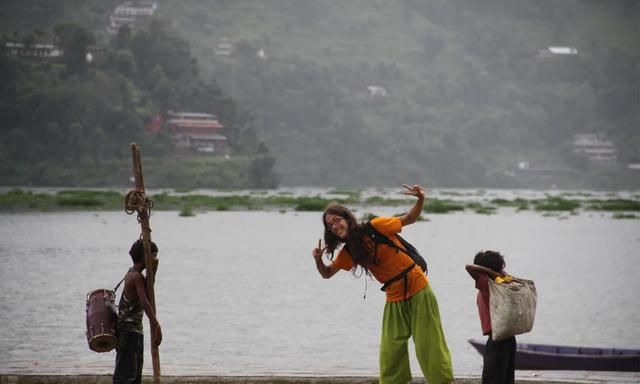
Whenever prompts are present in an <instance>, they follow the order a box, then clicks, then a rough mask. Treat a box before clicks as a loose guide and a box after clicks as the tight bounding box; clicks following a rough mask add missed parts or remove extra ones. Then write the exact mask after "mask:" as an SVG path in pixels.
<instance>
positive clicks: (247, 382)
mask: <svg viewBox="0 0 640 384" xmlns="http://www.w3.org/2000/svg"><path fill="white" fill-rule="evenodd" d="M142 382H143V383H144V384H153V377H152V376H144V377H143V378H142ZM161 383H162V384H298V383H299V384H377V383H378V379H377V378H375V377H295V376H162V379H161ZM412 383H415V384H421V383H424V381H423V380H422V379H419V380H418V379H416V380H414V381H412ZM516 383H517V384H571V383H576V384H581V383H585V381H568V380H562V381H545V380H519V379H518V378H516ZM0 384H111V375H0ZM456 384H480V378H478V377H467V378H456Z"/></svg>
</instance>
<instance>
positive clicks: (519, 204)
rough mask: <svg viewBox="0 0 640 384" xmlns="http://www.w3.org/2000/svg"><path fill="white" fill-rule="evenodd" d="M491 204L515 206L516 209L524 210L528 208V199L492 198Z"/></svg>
mask: <svg viewBox="0 0 640 384" xmlns="http://www.w3.org/2000/svg"><path fill="white" fill-rule="evenodd" d="M491 204H494V205H497V206H499V207H515V208H517V209H518V211H525V210H527V209H529V201H528V200H526V199H523V198H521V197H518V198H516V199H514V200H507V199H502V198H497V199H492V200H491Z"/></svg>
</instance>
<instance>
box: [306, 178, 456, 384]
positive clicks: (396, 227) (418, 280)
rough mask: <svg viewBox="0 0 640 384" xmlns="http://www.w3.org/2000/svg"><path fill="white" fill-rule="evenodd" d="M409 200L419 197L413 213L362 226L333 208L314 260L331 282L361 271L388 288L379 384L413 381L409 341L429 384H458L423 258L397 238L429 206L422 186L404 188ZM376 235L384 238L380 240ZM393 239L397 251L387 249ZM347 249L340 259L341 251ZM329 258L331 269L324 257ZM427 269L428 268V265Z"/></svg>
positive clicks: (344, 210)
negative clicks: (338, 275) (343, 274)
mask: <svg viewBox="0 0 640 384" xmlns="http://www.w3.org/2000/svg"><path fill="white" fill-rule="evenodd" d="M403 186H404V187H405V188H406V189H407V191H406V192H404V193H405V194H407V195H410V196H415V197H417V201H416V203H415V204H414V205H413V207H411V209H410V210H409V212H407V213H406V214H405V215H403V216H401V217H378V218H375V219H373V220H371V221H370V222H369V224H370V225H371V226H372V227H373V229H375V232H374V231H371V230H370V229H369V228H368V224H367V223H363V224H359V223H358V222H357V221H356V219H355V217H354V215H353V213H352V212H351V211H350V210H349V209H347V208H345V207H343V206H341V205H338V204H332V205H330V206H329V207H328V208H327V209H326V210H325V211H324V213H323V215H322V223H323V226H324V240H325V243H326V246H325V247H322V243H321V241H320V240H319V241H318V247H317V248H315V249H313V251H312V255H313V257H314V259H315V263H316V267H317V269H318V272H319V273H320V275H321V276H322V277H323V278H325V279H329V278H331V277H333V276H334V275H335V274H336V273H337V272H338V271H340V270H346V271H349V270H350V271H352V273H353V274H354V275H356V276H357V274H356V271H358V268H360V269H361V271H363V272H364V273H365V274H366V275H373V276H374V277H375V278H376V279H377V280H378V281H380V282H381V283H383V284H384V292H385V294H386V296H387V302H386V304H385V307H384V313H383V319H382V337H381V342H380V384H406V383H408V382H409V381H411V369H410V367H409V353H408V349H407V343H408V340H409V338H410V337H413V341H414V344H415V348H416V357H417V359H418V362H419V363H420V368H421V369H422V373H423V375H424V377H425V378H426V379H427V382H428V383H429V384H448V383H451V382H453V380H454V378H453V368H452V365H451V355H450V353H449V348H448V346H447V342H446V340H445V336H444V331H443V329H442V324H441V322H440V312H439V309H438V302H437V300H436V296H435V295H434V293H433V291H432V290H431V287H430V286H429V280H428V279H427V276H426V274H425V271H424V270H423V267H422V266H421V265H419V264H422V261H423V260H422V261H421V260H420V258H417V257H412V256H410V255H409V253H410V251H409V250H408V249H407V247H406V246H403V242H402V241H401V240H400V239H399V238H398V236H397V234H398V233H399V232H400V231H401V230H402V227H404V226H406V225H409V224H412V223H414V222H415V221H416V220H417V218H418V216H419V215H420V213H421V212H422V208H423V205H424V189H423V188H422V187H421V186H419V185H414V186H408V185H403ZM376 233H378V234H380V235H382V237H381V236H376ZM384 238H389V239H392V241H393V242H394V246H392V245H389V244H385V241H384ZM340 245H343V247H342V248H341V249H340V250H339V252H338V255H337V257H335V259H334V258H333V254H334V252H335V251H336V249H337V248H338V247H339V246H340ZM324 253H328V254H329V255H331V256H330V259H331V263H330V264H328V265H327V264H325V263H324V261H323V260H322V255H323V254H324ZM425 269H426V265H425Z"/></svg>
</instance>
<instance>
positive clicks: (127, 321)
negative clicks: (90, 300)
mask: <svg viewBox="0 0 640 384" xmlns="http://www.w3.org/2000/svg"><path fill="white" fill-rule="evenodd" d="M151 252H152V254H153V257H154V258H155V257H156V255H157V254H158V247H157V245H156V244H155V243H153V242H151ZM129 255H131V260H132V261H133V266H132V267H131V268H129V271H127V275H126V276H125V278H124V288H123V290H122V296H120V303H119V304H118V325H117V329H118V346H117V348H116V366H115V370H114V372H113V384H120V383H123V384H124V383H137V384H139V383H141V381H142V363H143V356H144V344H143V338H144V335H143V332H142V312H143V311H144V313H146V314H147V317H148V318H149V322H150V323H151V325H152V326H151V330H152V332H153V334H152V337H151V339H152V340H153V341H155V342H156V345H160V343H161V342H162V330H161V329H160V323H158V319H157V318H156V315H155V311H154V310H153V307H152V306H151V303H150V302H149V299H148V297H147V287H146V281H145V278H144V276H143V275H142V271H143V270H144V269H145V267H146V262H145V257H144V256H145V252H144V243H143V241H142V240H137V241H136V242H135V243H133V245H132V246H131V250H130V251H129ZM152 268H153V267H152Z"/></svg>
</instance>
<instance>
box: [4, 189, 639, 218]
mask: <svg viewBox="0 0 640 384" xmlns="http://www.w3.org/2000/svg"><path fill="white" fill-rule="evenodd" d="M293 191H295V189H292V190H291V191H288V190H277V191H248V192H247V191H219V192H218V193H216V194H204V193H202V192H199V191H196V192H189V191H187V192H179V191H178V192H176V191H159V192H155V193H151V192H150V193H149V195H148V196H147V197H148V198H149V199H151V201H152V204H153V206H152V209H153V210H156V211H178V212H179V213H180V215H181V216H194V215H196V214H197V212H200V211H274V210H275V211H280V212H287V211H297V212H321V211H323V210H324V208H325V207H326V206H327V205H328V204H329V203H331V202H338V203H340V204H344V205H347V206H351V207H359V208H362V209H363V211H364V212H365V215H366V209H368V208H369V207H397V209H398V214H401V213H402V211H403V210H404V209H406V207H407V205H408V204H410V203H411V199H409V198H407V197H406V196H404V195H401V194H398V193H396V194H389V193H387V192H385V191H384V190H373V191H367V192H366V193H365V192H363V191H362V190H327V191H322V192H315V193H314V192H313V191H312V192H307V193H306V194H300V193H298V194H296V193H294V192H293ZM125 195H126V193H123V192H122V191H120V190H103V189H101V190H92V189H60V190H57V191H55V190H53V191H46V192H34V191H31V190H28V189H26V190H24V189H7V190H6V191H5V192H0V212H34V211H36V212H52V211H53V212H57V211H119V210H124V198H125ZM435 195H436V197H430V196H427V200H426V202H425V207H424V211H423V213H424V214H427V215H433V214H445V213H452V212H470V213H476V214H485V215H491V214H495V213H498V211H499V210H501V209H511V210H513V211H515V212H521V211H530V212H536V213H539V214H542V215H544V216H568V215H575V214H577V213H578V212H591V213H599V214H602V213H610V214H611V215H612V218H614V219H640V193H628V194H626V197H621V196H620V195H617V194H613V193H608V194H595V193H593V194H592V193H588V192H557V193H553V194H552V193H544V194H540V196H534V197H531V196H524V197H522V196H518V195H514V196H510V197H500V196H496V195H491V194H486V193H485V191H476V193H473V192H469V193H461V192H456V191H440V192H438V193H437V194H435Z"/></svg>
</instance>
